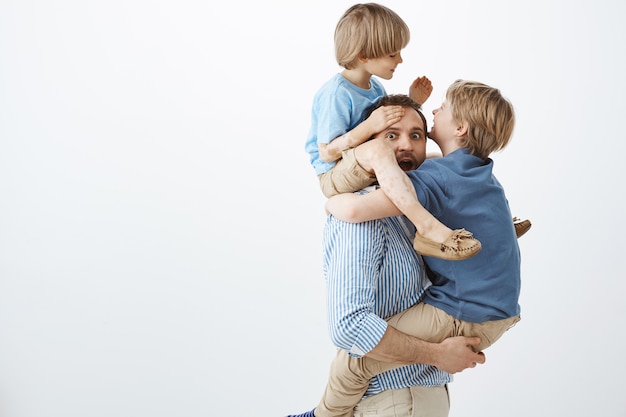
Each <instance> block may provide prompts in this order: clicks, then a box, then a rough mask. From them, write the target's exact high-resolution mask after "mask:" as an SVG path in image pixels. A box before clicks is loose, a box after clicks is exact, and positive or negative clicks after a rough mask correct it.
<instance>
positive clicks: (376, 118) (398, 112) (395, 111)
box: [366, 106, 404, 135]
mask: <svg viewBox="0 0 626 417" xmlns="http://www.w3.org/2000/svg"><path fill="white" fill-rule="evenodd" d="M402 116H404V108H403V107H402V106H382V107H379V108H377V109H376V110H374V111H373V112H372V114H370V117H368V118H367V120H366V122H367V123H368V124H369V128H370V130H371V132H372V134H373V135H375V134H377V133H380V132H382V131H383V130H385V129H387V128H388V127H389V126H391V125H393V124H395V123H398V122H399V121H400V119H402Z"/></svg>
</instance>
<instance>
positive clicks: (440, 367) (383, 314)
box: [300, 96, 485, 417]
mask: <svg viewBox="0 0 626 417" xmlns="http://www.w3.org/2000/svg"><path fill="white" fill-rule="evenodd" d="M390 105H400V106H402V107H403V108H404V110H405V111H404V115H403V117H402V118H401V119H400V121H399V122H397V123H396V124H394V125H392V126H390V127H389V128H387V129H385V130H384V131H383V132H380V133H379V134H377V135H376V136H375V137H374V139H373V140H380V141H385V142H386V143H387V144H388V145H389V146H391V147H392V149H393V150H394V152H395V154H396V159H397V160H398V163H399V164H400V166H401V167H402V169H403V170H404V171H410V170H413V169H416V168H417V167H418V166H419V165H420V164H421V163H422V162H423V161H424V159H425V156H426V120H425V118H424V116H423V114H422V113H421V111H420V110H419V105H418V104H417V103H415V102H414V101H412V100H411V99H410V98H408V97H406V96H385V97H383V98H382V99H381V100H380V101H379V102H378V104H377V105H376V106H375V107H380V106H390ZM414 235H415V230H414V229H413V227H412V225H411V223H410V222H408V220H406V218H404V217H389V218H384V219H380V220H374V221H369V222H364V223H346V222H342V221H339V220H337V219H335V218H334V217H333V216H329V217H328V220H327V223H326V226H325V229H324V274H325V277H326V281H327V305H328V322H329V328H330V334H331V339H332V341H333V343H334V344H335V345H336V346H337V347H338V348H339V349H343V350H346V351H348V353H349V354H350V355H351V356H355V357H361V356H364V355H367V356H369V357H371V358H374V359H377V360H380V361H384V362H394V363H403V364H407V366H404V367H401V368H397V369H393V370H391V371H387V372H383V373H381V374H379V375H376V376H375V377H374V378H373V379H372V382H371V383H370V386H369V388H368V390H367V391H366V394H365V397H364V399H363V400H362V401H361V402H360V403H359V405H358V406H357V408H356V409H355V412H358V413H359V414H360V413H363V414H367V415H375V416H396V415H406V416H414V417H417V416H429V417H437V416H447V415H448V411H449V399H448V393H447V386H446V384H447V383H448V382H450V374H449V373H455V372H460V371H462V370H463V369H466V368H469V367H474V366H476V364H477V363H484V361H485V357H484V355H483V354H482V353H475V352H473V351H472V350H471V348H470V346H476V345H477V344H478V343H479V342H480V339H479V338H475V337H453V338H448V339H446V340H444V341H443V342H441V343H429V342H425V341H423V340H420V339H417V338H415V337H412V336H409V335H407V334H404V333H401V332H399V331H398V330H396V329H394V328H393V327H391V326H389V325H388V323H387V322H386V321H385V319H387V318H390V317H391V316H393V315H395V314H397V313H399V312H401V311H403V310H405V309H407V308H408V307H410V306H412V305H414V304H415V303H417V302H419V300H420V297H421V296H422V294H423V292H424V289H425V288H426V287H427V286H428V285H429V281H428V279H427V278H426V275H425V270H424V264H423V261H422V259H421V257H420V256H419V255H418V254H417V253H416V252H415V250H414V249H413V243H412V240H413V236H414ZM333 413H335V410H333V409H330V408H328V407H327V405H326V404H324V403H323V402H321V403H320V404H319V405H318V407H317V408H316V409H314V410H312V411H309V412H307V413H304V414H301V415H300V417H313V416H315V417H325V416H328V415H331V414H332V415H334V414H333ZM350 415H351V414H350Z"/></svg>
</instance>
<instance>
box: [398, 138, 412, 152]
mask: <svg viewBox="0 0 626 417" xmlns="http://www.w3.org/2000/svg"><path fill="white" fill-rule="evenodd" d="M397 143H398V150H401V151H406V150H412V149H413V142H411V139H410V138H409V137H408V136H405V135H401V136H400V138H398V142H397Z"/></svg>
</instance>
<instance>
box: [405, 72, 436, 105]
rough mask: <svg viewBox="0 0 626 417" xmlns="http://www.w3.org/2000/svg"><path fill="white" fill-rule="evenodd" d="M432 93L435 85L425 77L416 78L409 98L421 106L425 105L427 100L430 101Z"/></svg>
mask: <svg viewBox="0 0 626 417" xmlns="http://www.w3.org/2000/svg"><path fill="white" fill-rule="evenodd" d="M432 92H433V84H432V83H431V82H430V80H429V79H428V78H427V77H425V76H422V77H418V78H416V79H415V81H413V83H412V84H411V86H410V87H409V97H411V98H412V99H413V100H415V101H416V102H418V103H419V104H420V105H421V104H424V103H425V102H426V100H428V97H430V93H432Z"/></svg>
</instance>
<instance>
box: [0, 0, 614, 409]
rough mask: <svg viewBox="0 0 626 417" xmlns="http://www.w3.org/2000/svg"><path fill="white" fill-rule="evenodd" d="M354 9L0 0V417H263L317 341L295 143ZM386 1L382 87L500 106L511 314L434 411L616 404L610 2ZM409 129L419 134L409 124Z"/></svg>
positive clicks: (314, 253)
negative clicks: (515, 219) (516, 231)
mask: <svg viewBox="0 0 626 417" xmlns="http://www.w3.org/2000/svg"><path fill="white" fill-rule="evenodd" d="M351 4H352V2H348V1H329V0H324V1H307V2H288V1H269V2H253V1H243V2H222V3H211V4H209V2H207V1H199V0H181V1H172V0H160V1H158V0H157V1H147V0H124V1H122V0H108V1H78V0H74V1H72V0H61V1H57V2H47V1H42V0H31V1H25V0H24V1H23V0H19V1H18V0H2V1H0V415H2V417H113V416H115V417H143V416H146V417H148V416H150V417H172V416H187V417H192V416H233V417H238V416H252V415H254V416H263V417H281V416H284V415H286V414H289V413H297V412H303V411H306V410H309V409H311V408H312V407H313V406H314V405H315V404H316V403H317V401H318V399H319V397H320V395H321V392H322V389H323V387H324V384H325V381H326V376H327V370H328V365H329V364H330V360H331V358H332V356H333V352H334V349H333V347H332V345H331V343H330V340H329V338H328V336H327V331H326V325H325V319H326V318H325V310H324V303H325V300H324V293H325V288H324V281H323V278H322V274H321V244H320V241H321V233H322V227H323V222H324V214H323V203H324V200H323V197H322V196H321V193H320V192H319V189H318V188H317V180H316V178H315V177H314V174H313V171H312V169H311V168H310V167H309V165H308V158H307V156H306V155H305V154H304V148H303V146H304V145H303V143H304V138H305V135H306V133H307V130H308V126H309V112H310V105H311V101H312V98H313V94H314V93H315V91H316V90H317V88H319V86H320V85H321V84H322V83H323V82H324V81H326V80H327V79H328V78H330V77H331V76H332V75H333V74H334V73H335V72H337V71H339V68H338V67H337V65H336V63H335V61H334V54H333V46H332V33H333V30H334V26H335V23H336V21H337V19H338V18H339V16H340V15H341V14H342V13H343V11H344V10H345V9H346V8H348V7H349V6H350V5H351ZM383 4H385V5H387V6H389V7H391V8H392V9H394V10H395V11H397V12H398V13H399V14H400V15H401V16H402V17H403V18H404V19H405V20H406V21H407V23H408V24H409V26H410V27H411V29H412V40H411V42H410V43H409V45H408V47H407V48H406V49H405V50H404V51H403V52H402V54H403V58H404V63H403V64H402V65H401V66H400V67H399V68H398V71H397V72H396V75H395V77H394V79H393V80H390V81H387V82H385V86H386V87H387V90H388V91H389V92H406V91H407V88H408V85H409V83H410V81H411V80H412V79H413V78H415V77H417V76H419V75H424V74H425V75H427V76H429V77H430V78H431V80H432V81H433V83H434V85H435V91H434V93H433V95H432V97H431V99H430V100H429V101H428V102H427V103H426V105H425V109H426V110H427V111H428V112H430V111H431V110H432V109H433V108H434V107H436V106H437V105H438V104H439V102H440V101H441V98H442V97H443V95H444V92H445V89H446V87H447V86H448V85H449V84H450V83H451V82H452V81H454V79H456V78H467V79H475V80H478V81H483V82H486V83H488V84H491V85H494V86H497V87H499V88H500V89H501V90H502V92H503V93H504V94H505V95H506V96H507V97H509V98H510V99H511V100H512V102H513V104H514V105H515V107H516V111H517V127H516V131H515V136H514V139H513V142H512V143H511V145H510V146H509V147H508V148H507V149H506V150H504V151H503V152H501V153H498V154H496V155H494V156H493V158H494V159H495V160H496V169H497V175H498V177H499V179H500V180H501V182H502V183H503V184H504V186H505V187H506V189H507V191H508V196H509V202H510V204H511V207H512V211H513V214H514V215H518V216H520V217H528V218H530V219H531V220H532V221H533V225H534V226H533V229H532V230H531V231H530V232H529V234H528V235H526V236H524V237H523V238H522V239H520V246H521V249H522V252H523V293H522V298H521V304H522V316H523V320H522V321H521V322H520V324H519V325H518V326H517V327H516V328H515V329H513V330H512V331H511V332H510V333H508V334H507V335H505V337H504V338H503V339H502V340H501V341H500V342H498V344H496V345H495V346H494V347H493V348H492V349H490V350H488V351H487V363H486V364H485V365H483V366H479V367H478V368H476V369H473V370H468V371H465V372H463V373H461V374H458V375H457V376H456V377H455V382H453V384H452V385H451V401H452V409H451V413H450V415H451V417H461V416H479V415H480V416H501V415H504V414H506V415H508V416H526V415H539V416H556V415H558V416H588V415H601V416H606V417H613V416H621V417H623V416H626V399H625V398H624V380H623V377H624V374H625V372H626V363H625V360H624V356H623V352H624V351H625V349H626V341H625V339H624V337H623V336H621V335H620V332H621V330H620V329H621V328H622V321H623V316H624V314H625V313H626V307H625V305H626V303H624V297H625V296H624V290H625V289H626V285H625V284H624V279H625V278H626V273H625V269H626V262H625V261H624V259H625V258H626V256H625V254H624V237H623V231H622V229H621V226H622V223H623V219H624V213H625V211H624V209H623V206H622V204H623V202H624V201H625V200H626V195H625V194H626V193H625V191H624V190H625V188H626V187H625V186H624V184H623V182H624V177H625V174H624V169H623V166H624V162H623V160H622V155H621V154H622V152H624V151H625V146H624V138H625V134H624V131H623V128H622V125H623V121H624V110H625V108H624V104H623V102H624V97H625V95H626V81H625V80H626V78H625V77H624V74H626V49H625V46H624V40H625V39H626V30H624V26H623V22H622V16H623V15H624V12H625V11H626V10H625V6H624V4H623V3H622V2H617V1H608V0H604V1H593V2H592V1H589V0H586V1H573V2H572V1H552V2H550V1H536V0H535V1H530V2H518V3H515V4H513V3H510V4H509V3H507V2H500V1H496V0H480V1H474V2H465V1H460V0H456V1H441V2H405V1H402V0H396V1H386V2H383ZM429 120H432V119H431V118H430V117H429Z"/></svg>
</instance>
